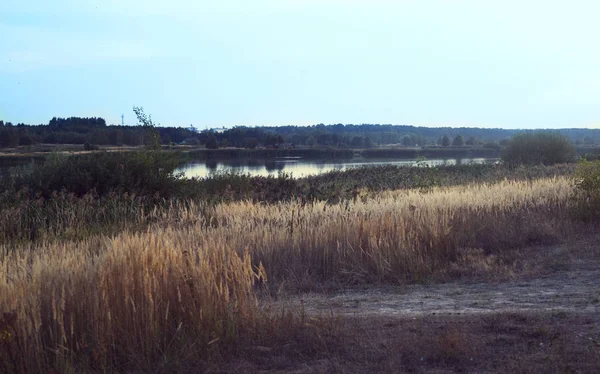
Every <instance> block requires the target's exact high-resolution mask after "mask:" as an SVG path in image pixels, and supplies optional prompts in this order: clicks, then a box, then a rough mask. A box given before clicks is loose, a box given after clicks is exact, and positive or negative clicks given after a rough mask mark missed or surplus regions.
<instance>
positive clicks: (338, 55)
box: [0, 0, 600, 128]
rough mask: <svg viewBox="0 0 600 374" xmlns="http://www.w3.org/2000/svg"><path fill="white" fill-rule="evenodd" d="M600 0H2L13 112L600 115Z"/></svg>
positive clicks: (523, 121)
mask: <svg viewBox="0 0 600 374" xmlns="http://www.w3.org/2000/svg"><path fill="white" fill-rule="evenodd" d="M599 14H600V2H598V1H593V0H590V1H548V0H546V1H533V0H532V1H526V0H521V1H513V0H508V1H506V0H504V1H482V0H473V1H460V0H456V1H450V0H437V1H435V0H414V1H402V0H396V1H391V0H388V1H386V0H343V1H342V0H239V1H234V0H232V1H226V0H213V1H191V0H168V1H157V0H139V1H138V0H52V1H50V0H27V1H24V0H1V4H0V89H1V92H0V119H4V120H5V121H13V122H26V123H36V124H37V123H47V122H48V120H49V119H50V118H51V117H53V116H61V117H68V116H102V117H104V118H106V119H107V121H108V122H109V123H120V115H121V113H125V116H126V122H127V123H132V122H134V118H133V112H132V110H131V109H132V106H133V105H141V106H144V108H145V109H146V112H148V113H151V114H152V116H153V119H155V120H156V121H157V122H160V123H161V124H163V125H188V124H190V123H193V124H194V125H196V126H198V127H200V128H204V127H205V126H209V127H213V126H232V125H241V124H246V125H280V124H298V125H309V124H315V123H320V122H323V123H355V124H359V123H392V124H415V125H428V126H432V125H443V126H482V127H507V128H514V127H521V128H539V127H550V128H552V127H598V126H599V125H600V105H599V98H600V49H599V48H598V36H599V35H600V22H599V19H598V15H599Z"/></svg>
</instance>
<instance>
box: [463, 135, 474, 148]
mask: <svg viewBox="0 0 600 374" xmlns="http://www.w3.org/2000/svg"><path fill="white" fill-rule="evenodd" d="M475 142H476V140H475V138H474V137H472V136H470V137H469V139H467V141H466V142H465V144H466V145H470V146H474V145H475Z"/></svg>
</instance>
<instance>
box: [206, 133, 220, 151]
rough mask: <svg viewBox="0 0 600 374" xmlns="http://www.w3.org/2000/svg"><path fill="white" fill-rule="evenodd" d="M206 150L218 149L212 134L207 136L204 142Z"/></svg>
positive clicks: (215, 138)
mask: <svg viewBox="0 0 600 374" xmlns="http://www.w3.org/2000/svg"><path fill="white" fill-rule="evenodd" d="M206 148H208V149H217V148H219V142H218V141H217V137H216V136H215V135H214V134H211V135H209V137H208V139H207V140H206Z"/></svg>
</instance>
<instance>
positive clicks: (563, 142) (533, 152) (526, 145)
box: [501, 132, 576, 165]
mask: <svg viewBox="0 0 600 374" xmlns="http://www.w3.org/2000/svg"><path fill="white" fill-rule="evenodd" d="M575 155H576V153H575V147H574V146H573V145H572V144H571V142H570V141H569V139H568V138H567V137H566V136H563V135H560V134H558V133H554V132H527V133H521V134H517V135H515V136H514V137H513V138H512V140H511V141H510V142H509V143H508V145H507V147H506V148H505V149H504V151H503V152H502V155H501V157H502V160H503V161H504V162H506V163H508V164H509V165H523V164H526V165H539V164H544V165H553V164H559V163H565V162H570V161H573V160H574V159H575Z"/></svg>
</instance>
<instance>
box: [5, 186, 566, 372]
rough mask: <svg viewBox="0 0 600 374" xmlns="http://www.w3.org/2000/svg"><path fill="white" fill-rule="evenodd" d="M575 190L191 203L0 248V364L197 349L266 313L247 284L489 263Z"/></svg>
mask: <svg viewBox="0 0 600 374" xmlns="http://www.w3.org/2000/svg"><path fill="white" fill-rule="evenodd" d="M572 192H573V186H572V182H571V181H570V180H569V179H568V178H565V177H555V178H548V179H540V180H534V181H508V180H506V181H503V182H500V183H495V184H473V185H466V186H457V187H443V188H434V189H431V190H427V191H426V192H425V191H423V190H398V191H384V192H379V193H374V192H369V190H360V191H358V193H357V194H356V196H355V198H354V200H346V201H344V202H342V203H340V204H328V203H327V202H313V203H307V202H306V201H302V200H300V199H299V200H298V201H292V202H281V203H277V204H262V203H253V202H250V201H241V202H232V203H226V204H219V205H208V204H206V203H194V202H192V201H188V202H185V203H173V204H170V205H168V206H165V207H163V208H161V209H158V210H155V211H153V212H152V214H151V215H152V217H154V220H155V221H154V223H153V224H152V225H151V226H150V228H148V229H147V230H146V231H144V232H138V233H132V232H125V233H121V234H119V235H117V236H114V237H108V236H102V235H100V236H95V237H91V238H88V239H85V240H82V241H71V242H63V243H56V242H52V243H51V242H47V243H38V244H35V243H33V244H30V245H29V246H25V247H20V248H16V249H13V250H11V251H7V250H6V248H3V249H4V250H2V251H1V252H2V253H3V254H2V255H0V311H1V312H4V314H3V316H2V317H1V319H0V365H4V366H3V367H2V366H0V369H2V368H3V369H4V370H6V371H31V372H40V371H42V370H46V369H48V368H54V369H55V370H57V371H60V372H69V371H71V372H77V371H81V370H83V369H85V370H111V368H128V367H136V368H150V367H155V366H156V365H158V364H157V363H163V364H165V363H167V362H170V363H172V362H173V361H179V360H182V361H185V360H186V359H187V358H186V357H190V356H193V357H205V356H206V354H208V353H207V352H209V351H210V350H211V347H213V348H214V347H218V346H219V345H220V344H224V345H225V344H227V343H228V342H234V341H235V339H236V338H237V337H238V336H240V334H243V333H244V331H250V330H255V331H256V330H257V329H258V331H260V326H259V327H257V326H258V325H257V323H258V322H257V321H263V322H264V321H267V320H268V318H267V317H265V314H264V311H263V310H261V309H260V308H259V305H258V304H257V296H256V283H257V281H258V282H259V283H261V284H263V283H264V282H265V280H266V279H269V283H270V284H272V285H274V286H277V285H279V284H280V283H281V282H288V283H292V284H299V285H307V286H309V287H313V288H314V287H316V286H318V285H319V284H322V282H324V281H342V282H406V281H422V280H426V279H427V278H428V277H429V276H431V275H432V274H435V273H439V272H444V271H450V270H451V269H457V268H458V269H461V268H464V269H468V268H470V267H476V266H490V261H492V262H493V258H494V257H495V256H497V255H498V254H500V253H502V251H504V250H508V249H511V248H514V247H520V246H525V245H529V244H532V243H547V242H553V241H556V240H559V239H560V238H561V237H562V236H563V235H566V234H568V233H569V232H570V231H571V230H572V225H573V224H574V223H573V222H574V221H573V220H572V217H570V215H569V211H570V209H571V205H572V204H574V202H573V199H572ZM474 254H475V255H474ZM490 259H492V260H490ZM465 271H467V270H465ZM263 327H264V326H263ZM186 355H190V356H186Z"/></svg>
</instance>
